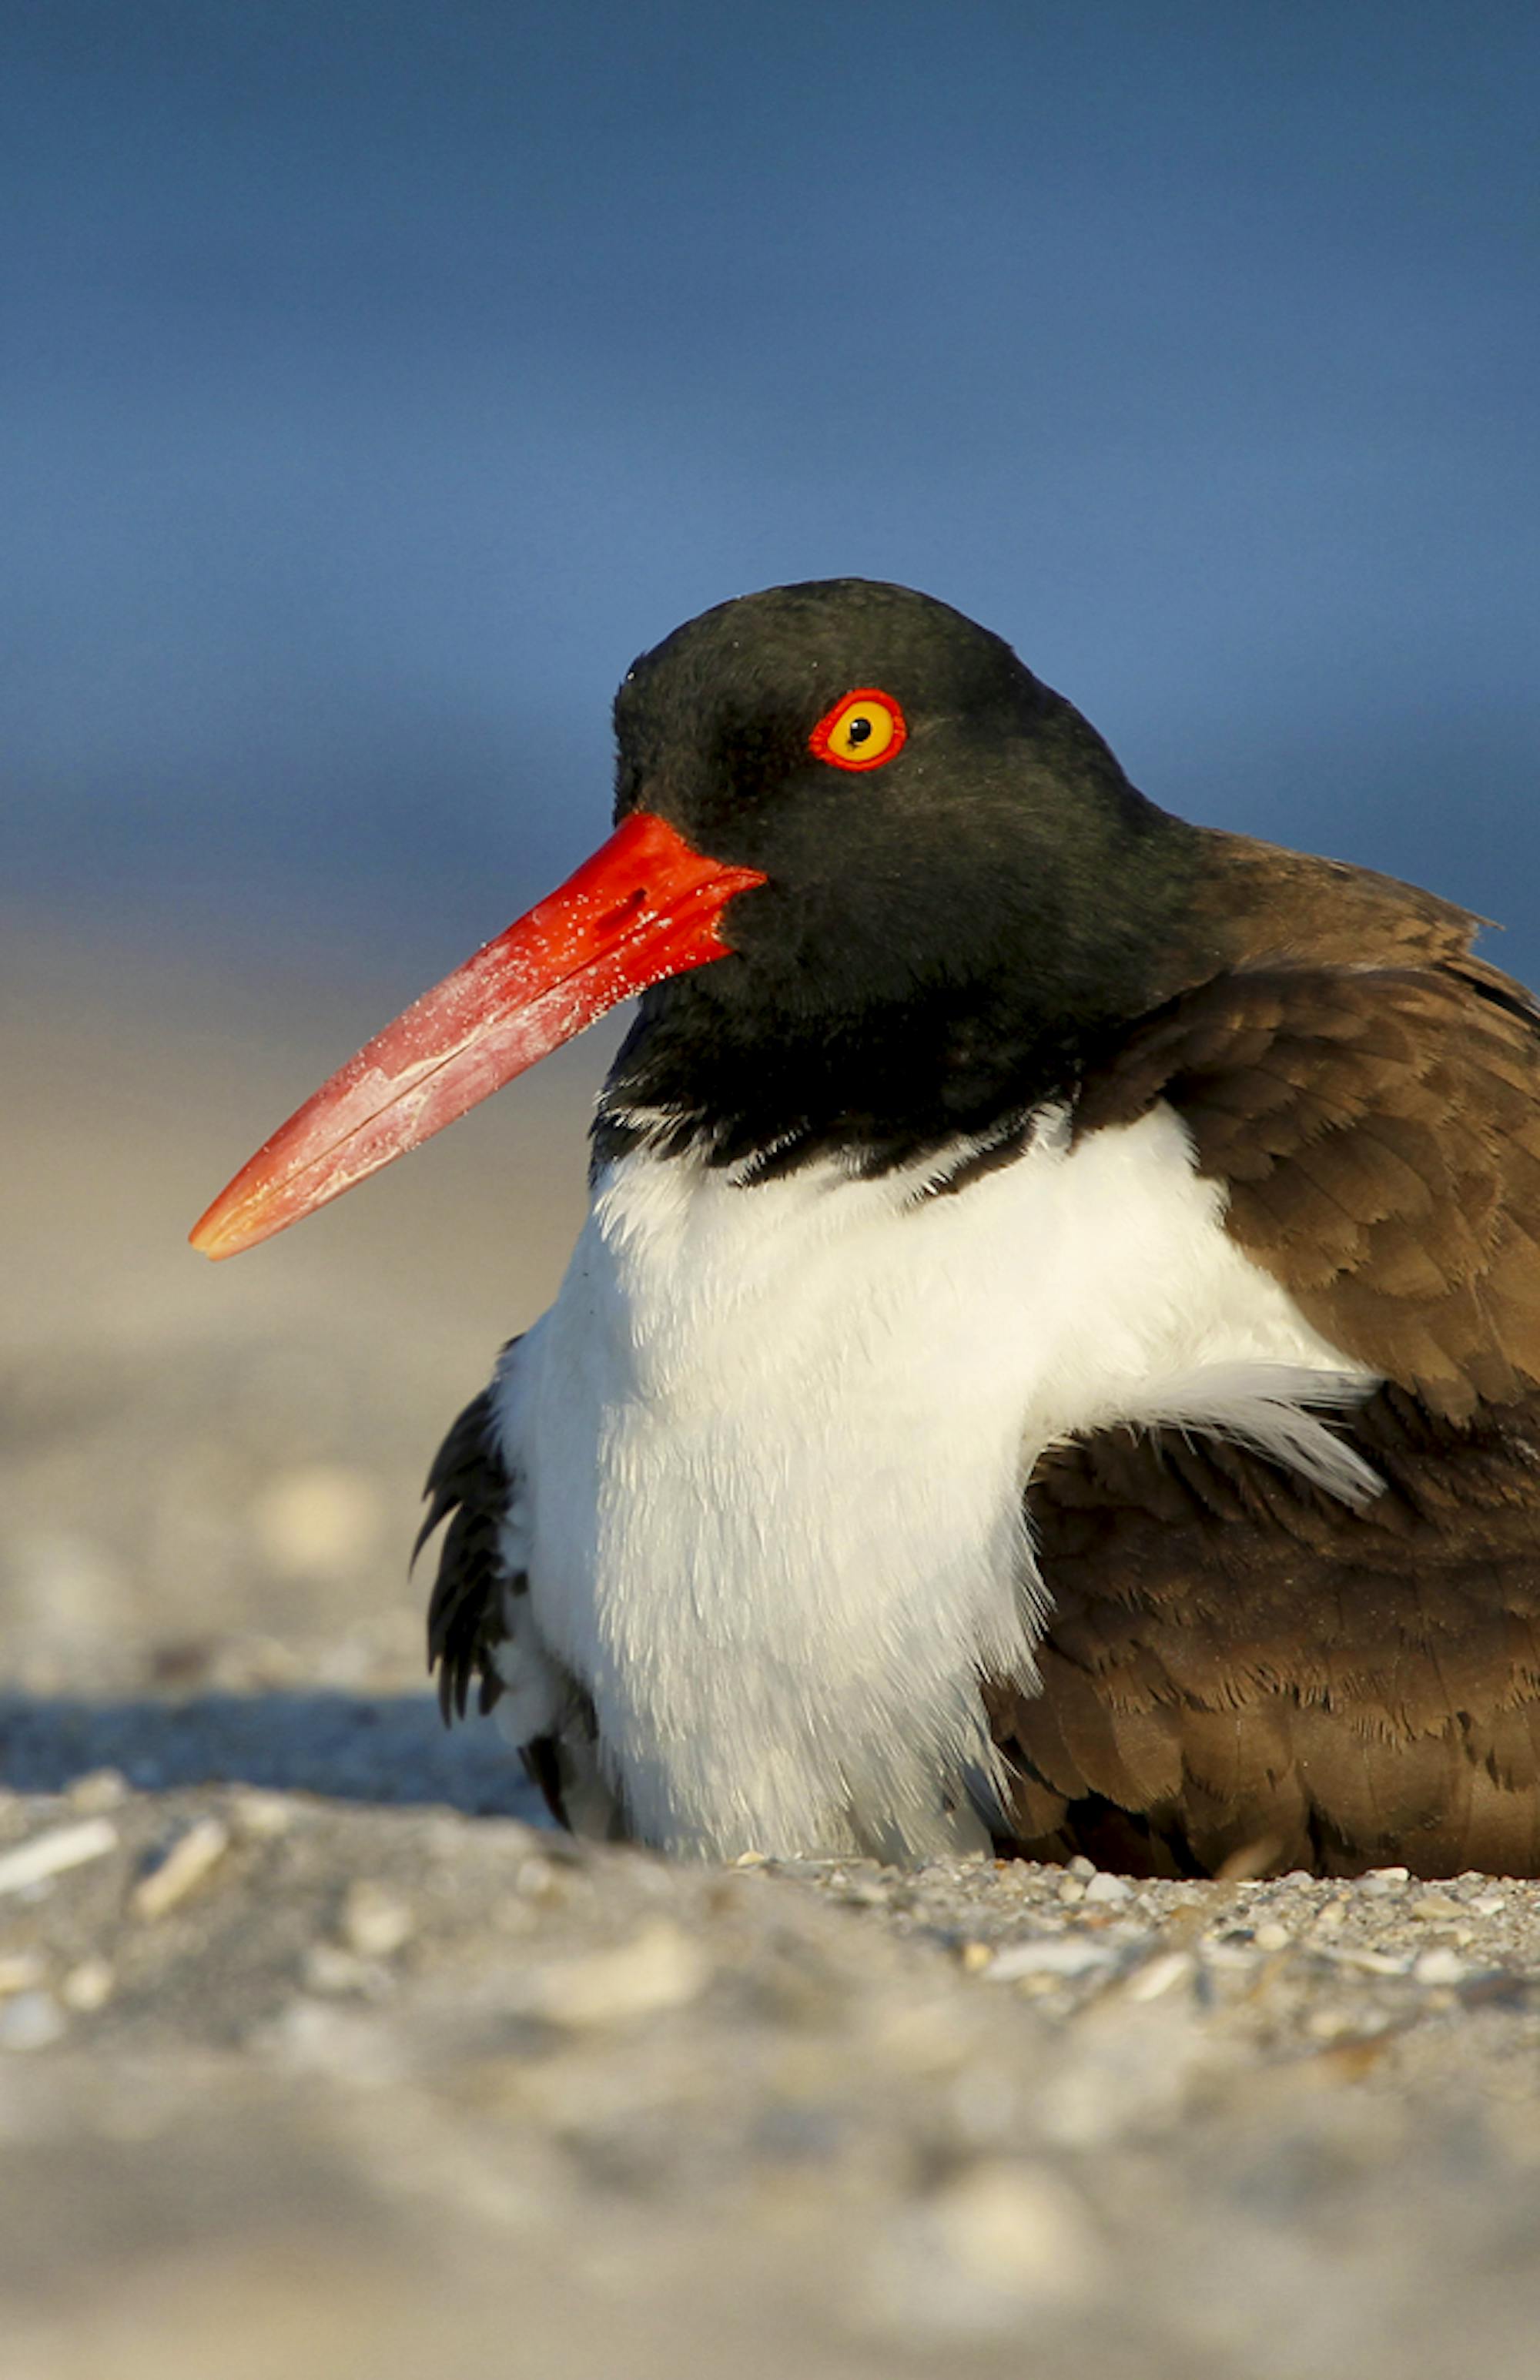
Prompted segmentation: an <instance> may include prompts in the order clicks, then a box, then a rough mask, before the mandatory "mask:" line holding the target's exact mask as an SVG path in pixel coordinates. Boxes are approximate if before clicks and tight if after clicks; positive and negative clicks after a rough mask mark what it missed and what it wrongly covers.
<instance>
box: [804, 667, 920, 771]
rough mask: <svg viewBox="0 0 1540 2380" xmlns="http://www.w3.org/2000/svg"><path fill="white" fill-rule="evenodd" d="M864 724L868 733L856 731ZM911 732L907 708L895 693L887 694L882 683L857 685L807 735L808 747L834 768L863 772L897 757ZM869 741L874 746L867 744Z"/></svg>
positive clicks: (825, 713) (816, 757)
mask: <svg viewBox="0 0 1540 2380" xmlns="http://www.w3.org/2000/svg"><path fill="white" fill-rule="evenodd" d="M874 712H875V713H876V714H878V715H877V716H876V717H875V718H874V717H873V715H872V714H873V713H874ZM861 728H865V729H866V730H867V734H866V735H865V736H864V737H858V736H857V734H856V732H855V731H857V730H859V729H861ZM908 734H909V729H908V726H907V724H906V723H905V721H904V717H903V710H901V709H900V707H899V705H898V704H897V703H896V702H895V701H894V700H893V698H892V696H891V694H884V693H883V691H882V688H881V687H880V686H854V687H853V688H852V689H851V691H850V693H849V694H842V695H841V697H840V699H839V701H838V702H837V703H836V704H835V705H834V708H833V709H832V710H826V711H825V712H824V715H823V717H822V718H821V719H820V720H819V723H818V725H817V726H816V727H815V728H814V730H813V732H812V734H811V735H809V737H808V738H807V749H808V750H809V752H811V753H812V755H813V757H814V759H816V760H827V761H828V763H829V766H830V767H831V769H849V770H851V771H853V772H855V773H859V772H860V771H863V770H867V769H880V768H883V767H885V766H886V764H887V763H888V761H890V760H896V759H897V758H898V756H899V754H900V753H901V752H902V751H903V747H904V742H905V740H906V738H907V736H908ZM867 745H869V746H870V747H871V748H870V749H867V748H864V747H865V746H867Z"/></svg>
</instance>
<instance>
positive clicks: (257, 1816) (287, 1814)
mask: <svg viewBox="0 0 1540 2380" xmlns="http://www.w3.org/2000/svg"><path fill="white" fill-rule="evenodd" d="M297 1815H298V1804H297V1803H296V1802H295V1801H294V1800H293V1799H292V1798H291V1797H290V1795H288V1794H287V1793H263V1792H261V1791H256V1790H254V1789H253V1790H252V1791H248V1792H245V1793H237V1794H236V1797H235V1799H234V1801H232V1803H231V1804H230V1823H231V1825H232V1826H233V1827H234V1828H235V1830H236V1834H237V1835H239V1836H241V1837H242V1838H243V1840H245V1841H247V1842H249V1843H264V1842H273V1841H275V1840H277V1838H278V1837H279V1836H280V1835H286V1834H287V1833H288V1831H289V1829H290V1828H291V1827H292V1826H293V1825H294V1822H295V1818H296V1816H297Z"/></svg>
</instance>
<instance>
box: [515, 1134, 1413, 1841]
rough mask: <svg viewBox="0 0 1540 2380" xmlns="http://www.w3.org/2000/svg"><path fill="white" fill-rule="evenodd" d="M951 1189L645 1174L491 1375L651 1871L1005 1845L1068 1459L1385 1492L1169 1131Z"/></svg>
mask: <svg viewBox="0 0 1540 2380" xmlns="http://www.w3.org/2000/svg"><path fill="white" fill-rule="evenodd" d="M952 1161H955V1152H953V1153H952ZM933 1171H934V1169H924V1170H919V1171H916V1172H909V1173H905V1174H890V1175H887V1176H885V1177H883V1178H882V1179H880V1180H878V1181H862V1180H858V1179H854V1178H852V1176H851V1174H850V1172H848V1170H847V1169H846V1168H845V1167H844V1166H843V1165H841V1164H840V1163H838V1162H835V1161H830V1162H828V1163H826V1164H821V1165H818V1166H815V1167H810V1168H807V1169H806V1170H804V1171H802V1172H797V1173H794V1174H793V1175H791V1176H790V1177H788V1178H787V1179H786V1180H784V1181H778V1182H769V1183H764V1184H758V1185H756V1186H752V1187H744V1186H741V1185H740V1184H737V1183H735V1182H734V1179H733V1177H732V1176H731V1175H729V1174H724V1173H722V1172H711V1171H709V1170H708V1169H707V1168H705V1167H703V1166H701V1165H700V1164H698V1163H697V1161H696V1160H693V1159H689V1158H684V1159H675V1160H668V1161H663V1160H658V1159H656V1158H653V1157H649V1156H646V1155H634V1156H631V1157H628V1158H626V1159H624V1160H622V1161H621V1162H619V1163H618V1164H616V1165H615V1166H613V1167H612V1168H611V1169H610V1171H609V1172H607V1173H606V1174H605V1175H604V1177H603V1178H602V1179H601V1181H600V1184H599V1187H598V1190H597V1193H596V1196H595V1199H594V1204H593V1209H592V1212H591V1214H590V1217H589V1220H588V1224H587V1227H586V1228H585V1230H584V1233H583V1235H582V1237H581V1239H580V1240H579V1242H578V1245H577V1247H576V1251H575V1253H574V1256H573V1259H572V1264H571V1267H570V1269H569V1270H568V1272H567V1276H566V1279H565V1281H564V1283H563V1286H562V1290H561V1293H560V1295H559V1297H558V1299H557V1301H556V1304H555V1305H554V1306H553V1307H552V1310H551V1312H550V1313H549V1314H548V1315H546V1316H545V1318H544V1319H543V1320H542V1321H541V1322H540V1324H539V1325H538V1326H537V1327H536V1329H535V1330H533V1331H531V1332H530V1333H529V1334H528V1335H527V1338H526V1339H525V1340H524V1341H523V1342H521V1344H520V1346H519V1348H518V1349H517V1351H516V1354H515V1358H514V1359H513V1361H512V1362H511V1363H510V1364H509V1365H508V1366H507V1368H506V1370H505V1372H504V1375H503V1379H502V1381H501V1383H500V1388H499V1408H498V1409H499V1415H500V1421H501V1426H502V1428H503V1437H504V1441H505V1452H506V1455H507V1459H508V1462H509V1465H510V1469H511V1470H512V1471H513V1472H515V1474H516V1475H519V1476H520V1477H521V1478H522V1480H523V1482H524V1484H525V1494H524V1499H523V1503H522V1507H521V1511H520V1514H519V1520H518V1539H519V1543H518V1548H517V1551H518V1556H519V1559H520V1560H521V1561H522V1562H524V1563H526V1564H527V1573H528V1578H529V1596H528V1599H527V1616H525V1617H523V1619H522V1623H521V1624H523V1625H524V1626H525V1628H526V1632H527V1634H526V1641H528V1629H529V1623H531V1622H532V1623H533V1631H534V1633H535V1636H536V1638H537V1641H538V1640H540V1639H543V1641H544V1644H545V1645H547V1646H548V1647H549V1648H550V1650H551V1652H552V1653H553V1654H554V1655H555V1657H556V1658H557V1660H558V1661H559V1662H560V1663H561V1665H562V1666H563V1668H564V1669H565V1670H567V1671H568V1672H570V1674H571V1675H572V1676H573V1677H574V1678H576V1680H577V1681H578V1682H580V1683H581V1684H582V1685H583V1686H584V1687H585V1688H586V1690H587V1692H588V1695H589V1696H590V1698H591V1700H592V1703H593V1706H594V1711H595V1714H596V1716H597V1719H598V1726H599V1743H600V1758H601V1762H602V1765H603V1767H604V1770H605V1773H606V1776H607V1778H608V1779H609V1781H610V1783H611V1785H612V1788H613V1790H614V1791H615V1792H616V1793H617V1795H618V1797H619V1799H620V1801H621V1803H622V1805H623V1808H624V1813H625V1816H626V1820H627V1822H628V1825H629V1828H630V1829H631V1830H632V1831H633V1832H635V1833H636V1834H637V1835H639V1836H641V1837H642V1838H643V1839H644V1840H648V1841H650V1842H653V1843H656V1844H658V1845H660V1846H661V1847H662V1848H664V1849H667V1850H671V1851H674V1852H695V1853H697V1854H703V1855H712V1856H719V1857H732V1856H734V1855H735V1854H736V1853H738V1852H744V1851H750V1850H760V1851H770V1852H798V1851H800V1852H843V1851H851V1850H865V1851H870V1852H877V1853H879V1855H885V1856H888V1857H903V1856H910V1857H913V1856H923V1855H924V1854H925V1853H927V1852H931V1851H935V1850H938V1849H940V1848H943V1847H950V1848H955V1847H957V1846H958V1845H960V1844H962V1845H965V1844H967V1843H970V1842H980V1841H982V1840H985V1831H984V1821H983V1819H982V1818H981V1816H980V1811H981V1809H982V1810H983V1811H986V1812H987V1811H988V1807H989V1804H990V1798H991V1797H990V1783H989V1780H990V1777H991V1774H992V1755H991V1752H990V1749H989V1746H988V1739H987V1734H986V1731H985V1728H984V1724H983V1718H982V1713H981V1709H980V1706H979V1697H978V1693H977V1680H978V1677H979V1674H980V1672H981V1671H992V1672H995V1673H1004V1674H1013V1675H1015V1676H1017V1677H1019V1678H1023V1679H1030V1677H1031V1675H1032V1645H1033V1644H1034V1642H1035V1640H1036V1638H1037V1635H1038V1633H1040V1629H1041V1621H1042V1603H1041V1597H1040V1589H1039V1586H1038V1584H1037V1576H1036V1573H1035V1571H1034V1568H1033V1564H1032V1560H1031V1555H1030V1550H1029V1548H1028V1547H1027V1545H1026V1543H1025V1537H1024V1533H1023V1524H1022V1519H1021V1512H1022V1490H1023V1488H1024V1486H1025V1481H1026V1478H1027V1476H1028V1475H1029V1474H1030V1471H1031V1469H1032V1466H1033V1464H1034V1463H1036V1461H1037V1457H1038V1456H1039V1454H1040V1453H1041V1452H1042V1451H1043V1449H1044V1448H1045V1447H1046V1446H1048V1445H1049V1444H1050V1443H1051V1442H1052V1441H1053V1440H1055V1439H1060V1438H1062V1437H1065V1436H1067V1435H1070V1434H1074V1433H1083V1432H1085V1431H1088V1430H1092V1429H1096V1428H1099V1427H1105V1426H1107V1425H1108V1424H1111V1423H1118V1422H1127V1423H1134V1424H1139V1423H1154V1422H1158V1421H1161V1420H1177V1421H1181V1422H1182V1423H1184V1424H1186V1425H1188V1426H1190V1427H1195V1428H1207V1429H1213V1430H1219V1431H1224V1432H1226V1433H1228V1434H1231V1435H1235V1436H1240V1437H1243V1438H1245V1439H1249V1440H1251V1441H1252V1442H1255V1443H1260V1444H1262V1445H1263V1446H1264V1447H1265V1448H1266V1449H1267V1451H1270V1452H1271V1453H1273V1454H1274V1455H1275V1456H1277V1457H1279V1459H1282V1460H1284V1461H1287V1462H1291V1463H1296V1464H1298V1465H1299V1466H1300V1467H1302V1468H1304V1469H1305V1470H1307V1471H1310V1472H1311V1473H1312V1474H1313V1475H1315V1476H1316V1477H1317V1478H1319V1479H1320V1480H1321V1481H1322V1483H1323V1484H1324V1485H1326V1486H1327V1487H1328V1488H1332V1489H1334V1490H1335V1491H1336V1492H1338V1493H1340V1494H1343V1495H1347V1496H1361V1495H1362V1494H1364V1492H1366V1491H1367V1490H1368V1489H1369V1488H1372V1486H1373V1484H1374V1483H1373V1478H1372V1475H1370V1474H1367V1473H1366V1472H1365V1470H1364V1466H1363V1465H1362V1464H1361V1463H1358V1460H1357V1458H1356V1457H1355V1456H1353V1455H1352V1453H1351V1452H1350V1451H1349V1450H1348V1449H1346V1448H1345V1447H1344V1446H1343V1445H1342V1443H1341V1441H1340V1439H1337V1438H1335V1437H1334V1436H1333V1435H1332V1433H1331V1432H1330V1431H1329V1429H1328V1427H1326V1426H1325V1425H1324V1424H1323V1423H1321V1422H1320V1421H1319V1420H1317V1419H1316V1418H1315V1416H1314V1415H1309V1414H1306V1413H1304V1412H1303V1411H1302V1410H1301V1403H1302V1401H1303V1400H1304V1399H1305V1398H1307V1397H1308V1398H1309V1399H1311V1400H1312V1401H1313V1402H1326V1403H1331V1402H1333V1401H1334V1400H1335V1401H1338V1402H1340V1401H1342V1400H1343V1399H1344V1398H1345V1397H1347V1396H1350V1395H1353V1394H1358V1393H1362V1392H1363V1384H1365V1383H1366V1382H1367V1379H1368V1377H1369V1376H1368V1375H1366V1374H1364V1373H1363V1372H1362V1371H1361V1370H1359V1369H1358V1368H1357V1367H1355V1366H1352V1364H1350V1363H1349V1362H1348V1361H1347V1360H1346V1359H1345V1358H1344V1357H1343V1356H1342V1355H1341V1354H1339V1353H1338V1351H1336V1350H1335V1349H1333V1348H1332V1347H1331V1346H1330V1345H1328V1342H1326V1341H1324V1340H1323V1339H1321V1338H1320V1337H1319V1336H1318V1334H1317V1333H1316V1331H1314V1330H1312V1329H1311V1328H1310V1327H1309V1325H1308V1324H1307V1323H1306V1322H1305V1321H1304V1319H1303V1318H1302V1317H1301V1316H1300V1314H1299V1313H1298V1311H1297V1309H1296V1308H1295V1307H1294V1305H1292V1303H1291V1300H1290V1299H1289V1298H1288V1296H1287V1295H1286V1293H1284V1292H1283V1291H1282V1290H1281V1289H1280V1288H1279V1286H1278V1285H1277V1283H1276V1282H1274V1281H1272V1280H1271V1279H1270V1277H1268V1276H1267V1275H1266V1274H1265V1273H1263V1272H1261V1271H1260V1270H1259V1269H1257V1268H1256V1267H1255V1266H1254V1265H1253V1264H1252V1263H1251V1262H1250V1261H1249V1260H1248V1259H1247V1258H1246V1257H1244V1256H1243V1255H1242V1254H1241V1252H1240V1251H1239V1250H1238V1249H1237V1248H1236V1247H1235V1245H1233V1243H1232V1242H1231V1240H1230V1239H1229V1238H1228V1237H1227V1236H1226V1234H1225V1233H1224V1231H1223V1229H1222V1227H1221V1220H1220V1219H1221V1212H1222V1200H1221V1194H1220V1192H1219V1188H1218V1187H1217V1186H1216V1185H1215V1184H1211V1183H1205V1182H1203V1181H1200V1180H1199V1179H1198V1177H1197V1176H1196V1174H1195V1173H1194V1170H1193V1164H1192V1152H1191V1146H1190V1143H1189V1140H1188V1136H1187V1135H1186V1132H1185V1130H1184V1128H1183V1126H1182V1124H1181V1123H1180V1122H1179V1120H1178V1119H1177V1117H1176V1116H1175V1115H1174V1114H1173V1113H1172V1112H1171V1111H1170V1110H1167V1109H1160V1110H1157V1111H1155V1112H1153V1113H1152V1114H1150V1115H1148V1116H1146V1117H1145V1118H1144V1119H1143V1120H1142V1121H1141V1122H1140V1123H1136V1124H1134V1125H1131V1126H1129V1127H1127V1128H1126V1129H1124V1130H1121V1131H1109V1132H1102V1133H1097V1134H1096V1135H1093V1136H1091V1137H1090V1138H1088V1139H1087V1140H1085V1142H1084V1143H1082V1144H1081V1145H1079V1146H1078V1147H1075V1148H1074V1149H1073V1151H1072V1149H1071V1147H1070V1146H1069V1136H1068V1132H1067V1128H1066V1126H1065V1123H1064V1120H1063V1118H1062V1116H1061V1115H1060V1114H1058V1113H1057V1112H1056V1113H1053V1114H1050V1115H1048V1116H1046V1117H1045V1118H1044V1119H1043V1120H1042V1121H1041V1122H1040V1123H1039V1126H1038V1129H1037V1133H1036V1135H1035V1136H1034V1138H1033V1140H1032V1141H1031V1143H1030V1145H1029V1147H1027V1149H1026V1151H1025V1154H1024V1155H1023V1156H1022V1157H1021V1158H1019V1159H1018V1160H1016V1161H1015V1162H1013V1163H1012V1164H1009V1165H1006V1166H1004V1167H1002V1168H1000V1170H998V1171H996V1172H992V1173H987V1174H985V1175H983V1176H982V1177H981V1178H979V1179H977V1180H976V1181H975V1182H974V1183H973V1184H971V1185H970V1186H969V1187H967V1188H966V1189H964V1190H962V1191H960V1192H959V1193H957V1194H956V1195H953V1196H940V1197H930V1198H927V1197H925V1196H923V1192H924V1189H925V1186H926V1183H927V1181H928V1178H929V1176H930V1173H931V1172H933ZM530 1650H531V1652H534V1651H535V1647H534V1646H531V1647H530Z"/></svg>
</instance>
